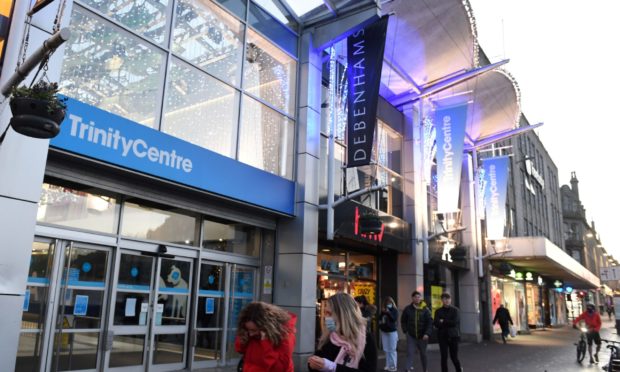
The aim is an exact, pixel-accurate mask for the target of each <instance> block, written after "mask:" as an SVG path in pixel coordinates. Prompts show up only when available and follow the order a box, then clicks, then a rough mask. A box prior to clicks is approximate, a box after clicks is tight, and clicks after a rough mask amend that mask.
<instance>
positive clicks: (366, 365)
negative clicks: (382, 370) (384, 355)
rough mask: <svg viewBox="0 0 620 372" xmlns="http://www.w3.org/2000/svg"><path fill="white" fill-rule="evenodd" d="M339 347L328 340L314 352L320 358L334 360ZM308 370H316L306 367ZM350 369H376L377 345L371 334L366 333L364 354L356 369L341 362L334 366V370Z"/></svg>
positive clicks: (344, 370)
mask: <svg viewBox="0 0 620 372" xmlns="http://www.w3.org/2000/svg"><path fill="white" fill-rule="evenodd" d="M339 352H340V347H339V346H336V345H334V344H332V342H331V341H330V340H327V343H326V344H325V345H323V347H322V348H321V349H320V350H317V351H316V353H314V354H315V355H317V356H320V357H321V358H325V359H329V360H331V361H332V362H333V361H334V360H336V357H337V356H338V353H339ZM308 370H310V371H318V370H316V369H312V368H310V367H308ZM350 371H363V372H376V371H377V345H376V344H375V339H374V337H373V336H372V335H370V334H368V333H366V347H365V348H364V355H363V356H362V358H361V359H360V362H359V365H358V369H353V368H350V367H347V366H344V365H342V364H338V365H337V366H336V372H350Z"/></svg>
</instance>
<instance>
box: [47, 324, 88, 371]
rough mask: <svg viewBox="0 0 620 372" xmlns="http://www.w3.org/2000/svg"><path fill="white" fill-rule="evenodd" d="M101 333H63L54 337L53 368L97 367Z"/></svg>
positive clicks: (60, 369) (66, 369) (67, 369)
mask: <svg viewBox="0 0 620 372" xmlns="http://www.w3.org/2000/svg"><path fill="white" fill-rule="evenodd" d="M98 349H99V333H62V334H58V333H57V334H56V336H55V337H54V350H55V351H56V352H55V353H54V359H53V360H52V364H53V366H54V368H53V370H56V371H73V370H81V369H95V368H96V367H97V351H98Z"/></svg>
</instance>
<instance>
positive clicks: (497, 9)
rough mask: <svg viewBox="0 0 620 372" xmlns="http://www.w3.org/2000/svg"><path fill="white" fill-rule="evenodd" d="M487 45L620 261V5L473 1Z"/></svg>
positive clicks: (570, 0)
mask: <svg viewBox="0 0 620 372" xmlns="http://www.w3.org/2000/svg"><path fill="white" fill-rule="evenodd" d="M470 3H471V5H472V8H473V12H474V16H475V17H476V24H477V27H478V38H479V41H480V45H481V46H482V48H483V49H484V50H485V52H486V54H487V55H488V56H489V58H490V59H491V62H496V61H499V60H500V59H503V58H509V59H510V62H509V63H508V64H507V65H506V69H507V70H509V71H510V72H511V73H512V74H513V75H514V77H515V78H516V80H517V82H518V84H519V87H520V88H521V97H522V98H521V108H522V111H523V113H524V114H525V115H526V117H527V118H528V120H529V122H530V123H532V124H535V123H539V122H544V123H545V124H544V125H543V126H542V127H541V128H540V129H539V130H538V131H537V133H538V135H539V136H540V138H541V140H542V141H543V143H544V145H545V147H546V149H547V151H548V152H549V154H550V155H551V158H552V159H553V160H554V162H555V164H556V166H557V167H558V172H559V181H560V185H564V184H569V181H570V175H571V172H573V171H574V172H576V173H577V178H578V179H579V193H580V197H581V201H582V203H583V205H584V207H585V208H586V217H587V219H588V221H592V220H594V221H595V223H596V229H597V231H598V233H599V235H600V238H601V242H602V243H603V245H604V246H605V248H606V249H608V251H610V252H611V253H612V254H613V255H614V257H615V258H617V259H620V201H619V200H620V190H618V189H619V188H620V175H619V172H620V165H619V164H620V145H619V144H618V140H617V138H618V137H620V128H618V127H619V126H620V125H619V124H620V120H618V116H619V114H618V112H617V111H619V110H620V95H619V94H618V93H617V92H616V91H615V88H616V87H620V1H617V0H589V1H578V0H470Z"/></svg>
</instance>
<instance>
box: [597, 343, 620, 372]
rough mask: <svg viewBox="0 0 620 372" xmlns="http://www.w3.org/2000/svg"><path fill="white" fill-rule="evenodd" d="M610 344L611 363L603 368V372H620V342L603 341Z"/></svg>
mask: <svg viewBox="0 0 620 372" xmlns="http://www.w3.org/2000/svg"><path fill="white" fill-rule="evenodd" d="M601 341H604V342H606V343H608V344H611V345H607V348H608V349H609V350H611V354H609V363H607V365H606V366H603V371H607V372H619V371H620V341H612V340H605V339H604V338H602V339H601Z"/></svg>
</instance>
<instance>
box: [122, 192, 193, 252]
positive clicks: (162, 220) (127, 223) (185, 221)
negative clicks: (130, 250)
mask: <svg viewBox="0 0 620 372" xmlns="http://www.w3.org/2000/svg"><path fill="white" fill-rule="evenodd" d="M195 230H196V219H195V218H194V217H190V216H186V215H183V214H180V213H176V212H172V211H166V210H162V209H157V208H151V207H147V206H143V205H139V204H134V203H130V202H126V203H125V204H124V205H123V223H122V226H121V234H122V235H124V236H128V237H131V238H136V239H149V240H158V241H164V242H171V243H177V244H189V245H193V244H194V235H195Z"/></svg>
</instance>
